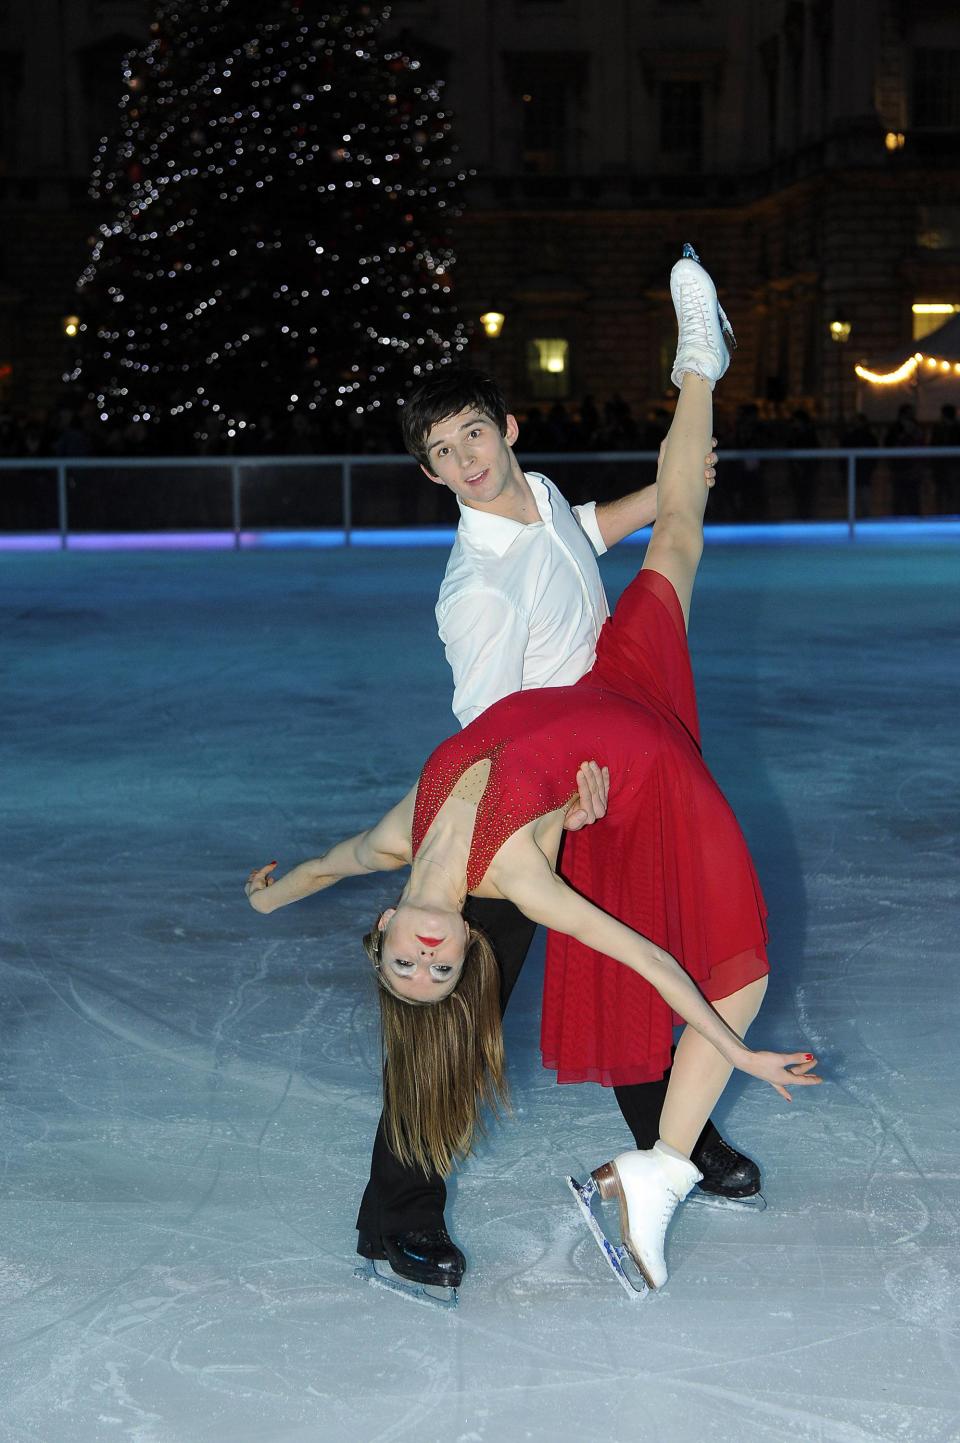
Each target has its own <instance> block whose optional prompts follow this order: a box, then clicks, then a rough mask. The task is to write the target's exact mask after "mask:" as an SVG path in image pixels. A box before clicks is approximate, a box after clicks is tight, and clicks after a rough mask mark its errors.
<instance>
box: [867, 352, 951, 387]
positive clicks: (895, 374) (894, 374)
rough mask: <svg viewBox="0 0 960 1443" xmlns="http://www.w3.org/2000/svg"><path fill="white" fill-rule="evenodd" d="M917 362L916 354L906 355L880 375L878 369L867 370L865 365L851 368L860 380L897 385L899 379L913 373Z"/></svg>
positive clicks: (905, 378) (876, 384) (903, 378)
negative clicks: (894, 368) (903, 359)
mask: <svg viewBox="0 0 960 1443" xmlns="http://www.w3.org/2000/svg"><path fill="white" fill-rule="evenodd" d="M918 363H919V357H918V356H908V357H907V359H906V360H905V361H904V363H903V365H902V366H898V367H897V369H896V370H895V371H888V372H887V373H886V375H881V374H880V373H879V372H878V371H868V370H867V368H866V366H854V368H853V369H854V371H855V372H856V374H857V375H858V376H859V377H860V379H861V380H862V381H871V382H872V383H873V385H875V386H898V385H899V384H900V382H901V381H905V380H907V378H908V377H909V376H912V375H913V373H914V371H915V370H916V369H917V365H918ZM933 364H936V363H935V362H934V363H933Z"/></svg>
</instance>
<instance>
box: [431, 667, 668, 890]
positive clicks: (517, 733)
mask: <svg viewBox="0 0 960 1443" xmlns="http://www.w3.org/2000/svg"><path fill="white" fill-rule="evenodd" d="M624 708H629V711H628V712H627V713H625V712H624ZM638 719H639V718H638V709H637V708H636V706H633V707H631V706H630V704H629V703H626V702H624V700H623V698H621V697H619V696H617V695H616V694H615V693H613V692H611V691H609V690H605V689H603V688H601V687H595V686H589V685H585V684H584V683H583V682H581V683H580V684H579V685H577V686H572V687H544V688H541V689H539V690H536V691H532V690H531V691H523V692H516V693H514V695H512V696H508V697H504V698H503V700H502V701H498V702H496V703H495V704H494V705H493V706H492V707H490V708H489V709H488V710H487V711H485V712H484V713H483V714H482V715H481V716H479V717H477V719H476V721H473V722H471V723H470V725H469V726H468V727H465V728H464V730H463V731H462V732H459V733H458V734H457V735H456V736H452V737H449V738H448V739H447V740H446V741H445V742H441V744H440V745H439V746H438V747H437V749H436V750H435V751H434V752H433V754H432V755H431V756H430V758H429V759H428V761H427V764H426V766H425V767H424V768H423V771H422V772H421V774H420V783H419V786H418V788H417V799H416V805H415V807H414V814H413V829H412V830H413V835H412V843H413V850H414V854H416V852H417V851H419V849H420V846H421V844H422V842H423V839H424V836H425V835H426V833H427V831H428V829H429V827H430V824H431V823H432V822H433V820H434V818H435V817H436V815H437V813H438V812H439V810H440V808H441V807H442V805H443V803H444V802H445V801H446V800H447V798H448V797H449V796H450V795H451V794H452V793H453V792H454V791H455V789H457V788H458V783H459V782H460V779H461V778H464V777H465V774H467V773H469V772H470V769H471V768H472V767H474V766H475V764H476V763H477V762H478V761H481V760H483V759H485V758H486V759H489V761H490V773H489V777H488V779H487V783H486V786H485V787H484V788H483V792H482V795H480V797H479V800H478V803H477V816H476V822H475V825H474V830H473V840H472V843H471V848H470V859H469V863H468V867H467V890H468V891H473V890H474V889H475V888H476V887H477V886H479V884H480V882H481V881H482V880H483V877H484V875H485V873H486V871H487V869H488V867H489V866H490V863H491V862H492V861H493V858H494V857H495V856H496V854H497V852H498V851H499V850H500V848H501V847H502V846H503V844H504V843H505V842H506V841H507V840H508V838H510V837H512V836H513V834H514V832H517V831H519V830H520V828H521V827H525V826H526V825H527V824H528V823H529V822H533V821H536V819H537V818H538V817H543V816H546V814H547V813H548V812H552V811H554V810H556V809H557V808H558V807H565V806H566V805H567V803H568V802H569V801H570V800H571V799H572V798H573V797H574V796H575V795H576V790H577V768H578V767H579V766H580V764H581V763H582V762H584V761H596V762H598V763H599V764H600V765H609V763H610V762H611V761H613V760H615V759H621V760H622V761H623V762H624V763H626V762H627V760H628V759H627V757H626V755H625V752H626V750H630V751H632V753H633V757H634V759H635V758H636V756H637V750H638V748H637V741H638V739H637V734H636V729H637V722H638ZM627 720H629V721H630V723H631V725H630V726H629V728H628V730H629V732H630V738H629V740H627V739H626V738H625V736H624V722H625V721H627ZM646 720H647V721H648V722H649V720H650V719H649V718H647V719H646ZM640 742H641V744H640V747H639V751H640V752H641V753H642V752H643V750H644V747H643V744H642V743H643V738H641V739H640ZM480 771H481V769H479V768H477V771H476V772H474V773H471V776H476V775H477V773H479V772H480ZM623 771H624V768H623V766H621V767H620V769H619V772H620V776H621V778H622V777H623ZM471 799H472V798H471Z"/></svg>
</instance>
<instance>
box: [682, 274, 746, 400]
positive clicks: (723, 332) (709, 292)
mask: <svg viewBox="0 0 960 1443" xmlns="http://www.w3.org/2000/svg"><path fill="white" fill-rule="evenodd" d="M670 295H671V296H672V298H673V306H674V310H675V311H676V313H677V325H678V326H679V330H680V334H679V337H678V340H677V355H676V360H675V361H674V363H673V370H672V371H671V372H670V379H671V381H672V382H673V384H674V385H675V386H676V387H677V388H678V389H679V386H680V381H681V379H682V377H683V374H684V372H685V371H690V372H692V374H693V375H695V376H701V377H702V378H703V379H704V380H705V381H709V383H710V388H711V390H712V389H713V387H714V385H715V384H716V383H717V381H719V379H720V377H721V376H722V375H723V373H724V372H725V371H726V369H727V367H728V366H729V364H730V352H731V351H732V350H734V349H735V348H736V344H737V341H736V337H735V336H734V334H733V327H732V326H731V325H730V322H729V321H728V320H727V318H726V315H725V314H724V312H723V310H722V308H721V306H720V303H719V302H718V300H717V291H716V287H715V286H714V284H713V281H712V280H711V279H710V277H709V276H708V275H707V272H706V271H705V270H704V269H703V266H702V265H701V264H700V260H699V257H698V256H697V253H696V251H695V250H694V249H693V246H691V245H685V246H684V248H683V258H682V259H681V260H679V261H677V263H676V265H675V266H674V268H673V270H672V271H671V272H670Z"/></svg>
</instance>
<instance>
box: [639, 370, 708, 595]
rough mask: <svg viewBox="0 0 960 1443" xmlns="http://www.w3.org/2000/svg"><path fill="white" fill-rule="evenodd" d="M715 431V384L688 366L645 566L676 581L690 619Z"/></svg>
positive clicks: (666, 448) (667, 444)
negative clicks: (706, 471)
mask: <svg viewBox="0 0 960 1443" xmlns="http://www.w3.org/2000/svg"><path fill="white" fill-rule="evenodd" d="M712 437H713V388H712V387H711V385H710V383H709V382H708V381H704V380H703V379H702V378H701V377H700V376H695V375H693V374H692V373H691V372H689V371H688V372H686V373H685V374H684V377H683V383H682V385H681V387H680V396H679V399H678V400H677V409H676V411H675V413H674V417H673V422H672V424H671V426H670V430H669V431H668V432H667V439H666V441H665V442H664V448H663V460H662V462H661V465H660V474H659V476H658V478H657V519H656V521H655V522H654V526H653V534H652V536H651V537H650V544H649V546H648V547H647V553H646V555H645V556H644V558H643V569H644V571H659V572H660V574H661V575H662V576H665V577H666V578H667V580H668V581H670V582H672V583H673V587H674V589H675V591H676V593H677V596H678V597H679V598H680V605H681V606H682V608H683V618H684V621H689V617H690V597H691V595H692V593H693V582H694V578H695V577H696V574H697V567H698V566H699V564H700V557H701V555H702V552H703V513H704V509H705V507H706V504H707V483H706V481H705V480H704V475H703V458H704V456H706V455H707V453H708V451H709V450H710V443H711V440H712Z"/></svg>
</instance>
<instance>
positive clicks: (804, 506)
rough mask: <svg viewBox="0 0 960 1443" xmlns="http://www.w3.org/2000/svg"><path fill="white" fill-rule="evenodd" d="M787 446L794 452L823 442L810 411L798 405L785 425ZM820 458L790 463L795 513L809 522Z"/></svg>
mask: <svg viewBox="0 0 960 1443" xmlns="http://www.w3.org/2000/svg"><path fill="white" fill-rule="evenodd" d="M785 439H786V445H787V449H788V450H791V451H813V450H815V449H816V448H817V447H818V446H819V445H820V437H819V436H818V434H817V428H816V426H815V425H814V424H813V421H812V419H811V416H810V413H809V411H805V410H803V408H802V407H798V409H797V410H796V411H794V412H793V414H792V416H791V417H790V420H789V421H788V423H787V426H786V438H785ZM819 465H820V463H819V462H818V461H817V462H815V461H796V460H793V461H791V462H790V488H791V490H792V491H793V510H794V515H795V516H797V517H798V518H799V519H800V520H801V521H808V520H809V519H810V517H811V516H813V514H814V509H815V508H814V497H815V495H816V486H817V467H818V466H819Z"/></svg>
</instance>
